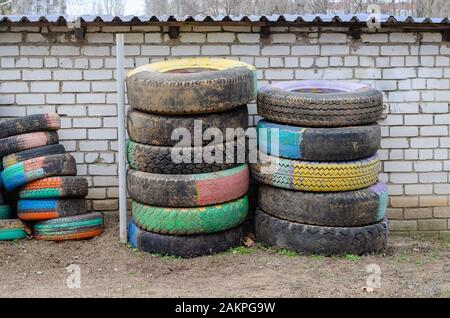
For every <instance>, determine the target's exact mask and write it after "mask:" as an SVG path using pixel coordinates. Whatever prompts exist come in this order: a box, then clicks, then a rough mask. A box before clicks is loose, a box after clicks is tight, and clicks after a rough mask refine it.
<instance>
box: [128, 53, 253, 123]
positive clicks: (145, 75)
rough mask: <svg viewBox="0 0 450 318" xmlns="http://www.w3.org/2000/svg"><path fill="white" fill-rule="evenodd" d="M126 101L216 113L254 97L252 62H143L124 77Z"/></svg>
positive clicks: (154, 109) (151, 108) (152, 109)
mask: <svg viewBox="0 0 450 318" xmlns="http://www.w3.org/2000/svg"><path fill="white" fill-rule="evenodd" d="M126 82H127V95H128V102H129V104H130V105H131V106H132V107H133V108H135V109H139V110H142V111H144V112H149V113H156V114H179V115H181V114H198V113H216V112H222V111H226V110H230V109H233V108H237V107H239V106H241V105H245V104H247V103H248V102H250V101H252V100H254V99H255V97H256V69H255V67H254V66H252V65H249V64H246V63H243V62H239V61H234V60H226V59H211V58H187V59H176V60H169V61H163V62H158V63H153V64H147V65H144V66H141V67H138V68H136V69H134V70H132V71H130V72H129V73H128V75H127V78H126Z"/></svg>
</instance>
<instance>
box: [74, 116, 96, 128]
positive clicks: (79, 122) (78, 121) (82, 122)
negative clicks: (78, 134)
mask: <svg viewBox="0 0 450 318" xmlns="http://www.w3.org/2000/svg"><path fill="white" fill-rule="evenodd" d="M101 125H102V120H101V118H89V117H82V118H74V119H73V127H74V128H96V127H101Z"/></svg>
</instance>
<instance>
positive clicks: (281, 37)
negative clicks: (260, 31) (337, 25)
mask: <svg viewBox="0 0 450 318" xmlns="http://www.w3.org/2000/svg"><path fill="white" fill-rule="evenodd" d="M270 40H271V42H272V43H294V42H295V40H296V36H295V34H293V33H274V34H271V35H270ZM333 43H334V42H333Z"/></svg>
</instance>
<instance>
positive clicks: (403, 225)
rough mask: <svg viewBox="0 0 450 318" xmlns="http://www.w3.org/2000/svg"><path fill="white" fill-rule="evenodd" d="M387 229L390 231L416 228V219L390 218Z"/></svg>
mask: <svg viewBox="0 0 450 318" xmlns="http://www.w3.org/2000/svg"><path fill="white" fill-rule="evenodd" d="M389 229H390V230H392V231H411V230H417V221H415V220H401V221H400V220H392V221H390V222H389Z"/></svg>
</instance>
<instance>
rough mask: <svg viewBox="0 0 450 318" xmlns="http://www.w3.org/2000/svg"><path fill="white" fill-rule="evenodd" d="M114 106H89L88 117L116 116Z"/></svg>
mask: <svg viewBox="0 0 450 318" xmlns="http://www.w3.org/2000/svg"><path fill="white" fill-rule="evenodd" d="M116 107H117V106H116V105H89V107H88V110H89V116H116V115H117V108H116Z"/></svg>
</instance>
